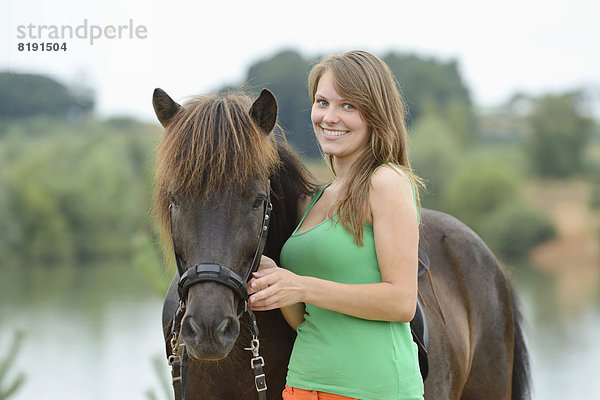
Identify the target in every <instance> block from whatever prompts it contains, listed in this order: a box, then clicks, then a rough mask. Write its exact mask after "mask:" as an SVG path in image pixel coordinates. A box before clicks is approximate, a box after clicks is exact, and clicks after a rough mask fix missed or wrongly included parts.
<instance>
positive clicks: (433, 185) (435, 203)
mask: <svg viewBox="0 0 600 400" xmlns="http://www.w3.org/2000/svg"><path fill="white" fill-rule="evenodd" d="M410 139H411V140H410V143H409V150H410V159H411V164H412V167H413V168H414V170H415V172H416V173H417V175H419V176H420V177H421V178H423V179H424V180H425V184H426V189H425V190H424V191H422V192H421V202H422V205H423V207H428V208H433V209H438V210H443V209H445V208H446V207H445V205H444V203H443V198H442V194H443V193H444V192H445V190H446V185H447V184H448V182H449V180H450V179H451V178H452V176H453V174H454V172H455V170H456V169H457V167H458V165H459V160H460V148H459V146H458V145H457V143H456V140H455V136H454V133H453V132H451V128H450V126H449V125H448V124H447V123H446V122H445V121H444V120H442V119H441V118H439V117H438V116H436V115H426V116H424V117H422V118H420V119H419V120H418V121H417V122H416V124H415V125H414V129H413V131H412V134H411V136H410Z"/></svg>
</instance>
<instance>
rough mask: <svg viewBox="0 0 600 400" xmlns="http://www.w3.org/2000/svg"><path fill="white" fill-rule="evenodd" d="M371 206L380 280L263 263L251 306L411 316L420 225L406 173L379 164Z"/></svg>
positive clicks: (393, 317)
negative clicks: (336, 277) (359, 280)
mask: <svg viewBox="0 0 600 400" xmlns="http://www.w3.org/2000/svg"><path fill="white" fill-rule="evenodd" d="M369 207H370V209H371V215H372V217H373V231H374V237H375V249H376V252H377V260H378V263H379V268H380V271H381V279H382V282H381V283H373V284H357V285H349V284H342V283H337V282H331V281H326V280H323V279H318V278H313V277H306V276H299V275H296V274H294V273H292V272H290V271H288V270H286V269H282V268H271V269H266V270H263V271H260V272H259V274H258V275H256V276H255V278H256V279H255V281H254V283H255V284H256V285H257V286H258V287H260V288H262V289H263V290H261V291H259V292H258V293H256V294H254V295H253V296H252V297H251V298H250V305H251V306H252V309H254V310H258V311H260V310H270V309H273V308H280V307H286V306H289V305H292V304H295V303H300V302H306V303H310V304H313V305H315V306H317V307H321V308H326V309H329V310H333V311H337V312H341V313H344V314H348V315H352V316H355V317H359V318H364V319H371V320H383V321H401V322H408V321H410V320H411V319H412V318H413V316H414V312H415V309H416V301H417V267H418V258H417V257H418V242H419V229H418V222H417V210H416V207H415V202H414V198H413V193H412V186H411V183H410V181H409V179H408V178H407V177H406V176H405V175H402V174H399V173H398V172H397V171H395V170H394V169H393V168H392V167H383V168H380V169H379V170H377V172H375V174H374V175H373V177H372V181H371V190H370V193H369Z"/></svg>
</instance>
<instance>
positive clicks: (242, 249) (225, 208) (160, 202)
mask: <svg viewBox="0 0 600 400" xmlns="http://www.w3.org/2000/svg"><path fill="white" fill-rule="evenodd" d="M153 105H154V110H155V112H156V115H157V117H158V119H159V121H160V122H161V124H162V125H163V126H164V127H165V133H164V134H163V136H162V137H161V140H160V142H159V145H158V151H157V159H156V171H155V179H156V192H155V210H156V215H157V217H158V218H159V220H160V222H161V225H162V231H163V234H164V236H165V240H164V242H165V244H168V245H167V246H168V248H169V249H170V246H171V243H172V244H173V251H174V253H175V257H176V258H177V260H178V263H179V265H180V267H181V269H182V270H184V271H187V270H188V269H190V268H194V267H195V266H197V265H201V264H217V265H222V266H227V267H228V268H229V269H231V270H232V271H234V272H235V273H237V274H238V275H239V276H241V277H244V276H245V275H246V274H247V273H248V269H249V268H250V267H251V264H252V260H253V257H254V254H255V251H256V248H257V246H258V235H259V232H260V229H261V228H262V219H263V203H264V200H265V198H266V197H267V195H268V194H269V193H268V192H267V191H268V186H267V181H268V178H269V176H270V174H271V173H272V172H273V171H274V170H275V169H276V168H277V167H278V162H279V158H278V155H277V149H276V144H275V140H274V139H273V138H272V136H273V135H270V132H271V130H272V129H273V127H274V125H275V122H276V118H277V102H276V100H275V97H274V96H273V95H272V94H271V92H269V91H268V90H263V91H262V93H261V95H260V96H259V98H258V99H256V101H254V102H253V103H252V101H251V100H250V99H249V98H248V97H246V96H244V95H241V94H227V95H211V96H197V97H193V98H191V99H190V100H189V101H187V102H186V103H184V104H183V105H179V104H177V103H176V102H175V101H173V100H172V99H171V97H169V95H167V93H165V92H164V91H163V90H161V89H156V90H155V91H154V96H153ZM184 301H185V303H186V311H185V314H184V316H183V319H182V325H181V337H182V338H183V341H184V342H185V345H186V348H187V351H188V353H189V354H190V356H192V357H194V358H197V359H201V360H219V359H222V358H224V357H225V356H227V354H228V353H229V351H230V350H231V349H232V347H233V345H234V343H235V341H236V339H237V337H238V334H239V330H240V323H239V319H238V304H239V301H240V299H239V296H238V295H237V294H235V293H234V291H233V290H232V289H230V288H229V287H227V286H225V285H222V284H219V283H215V282H201V283H197V284H194V285H193V286H191V287H190V288H189V291H188V293H187V298H186V299H184Z"/></svg>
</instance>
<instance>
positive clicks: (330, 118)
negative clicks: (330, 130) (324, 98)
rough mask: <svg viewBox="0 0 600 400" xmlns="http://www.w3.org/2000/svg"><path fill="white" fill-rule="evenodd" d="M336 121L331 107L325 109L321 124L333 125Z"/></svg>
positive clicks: (336, 117) (337, 118)
mask: <svg viewBox="0 0 600 400" xmlns="http://www.w3.org/2000/svg"><path fill="white" fill-rule="evenodd" d="M338 121H339V117H338V115H337V112H336V111H335V109H334V108H333V107H329V108H327V110H326V111H325V115H324V116H323V122H325V123H326V124H330V125H334V124H335V123H337V122H338Z"/></svg>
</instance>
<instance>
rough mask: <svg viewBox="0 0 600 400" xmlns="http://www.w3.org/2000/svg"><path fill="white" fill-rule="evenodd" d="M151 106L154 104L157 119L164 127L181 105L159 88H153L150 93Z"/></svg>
mask: <svg viewBox="0 0 600 400" xmlns="http://www.w3.org/2000/svg"><path fill="white" fill-rule="evenodd" d="M152 106H154V112H155V113H156V116H157V117H158V120H159V121H160V123H161V124H162V126H164V127H165V128H166V127H167V125H169V122H171V119H172V118H173V116H174V115H175V114H177V111H179V108H180V107H181V106H180V105H179V104H177V103H176V102H175V101H173V99H172V98H171V97H170V96H169V95H168V94H167V92H165V91H164V90H162V89H160V88H156V89H154V94H153V95H152Z"/></svg>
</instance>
